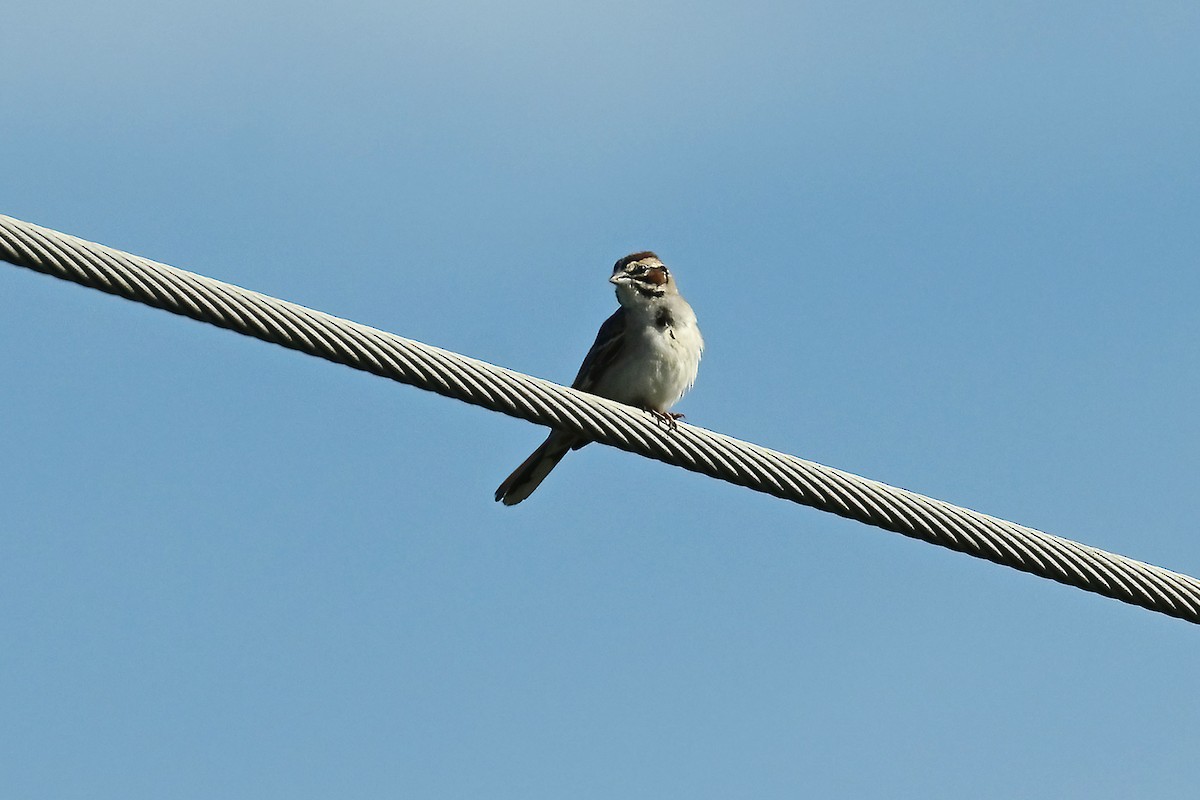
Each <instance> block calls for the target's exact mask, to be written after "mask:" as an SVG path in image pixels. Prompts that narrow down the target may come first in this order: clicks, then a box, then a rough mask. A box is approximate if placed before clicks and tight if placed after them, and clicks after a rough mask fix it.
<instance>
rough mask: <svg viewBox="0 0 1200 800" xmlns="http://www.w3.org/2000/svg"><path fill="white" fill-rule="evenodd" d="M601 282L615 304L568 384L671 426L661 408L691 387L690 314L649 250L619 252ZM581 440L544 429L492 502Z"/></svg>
mask: <svg viewBox="0 0 1200 800" xmlns="http://www.w3.org/2000/svg"><path fill="white" fill-rule="evenodd" d="M608 280H609V282H610V283H613V284H616V287H617V302H619V303H620V304H621V307H620V308H618V309H617V311H616V313H614V314H613V315H612V316H611V317H609V318H608V319H607V320H605V322H604V324H603V325H601V326H600V332H599V333H598V334H597V335H596V342H595V343H594V344H593V345H592V349H591V350H589V351H588V354H587V356H586V357H585V358H584V359H583V366H582V367H580V368H579V374H578V375H576V376H575V380H574V382H572V383H571V387H572V388H574V389H580V390H581V391H585V392H590V393H592V394H596V395H600V396H601V397H607V398H608V399H609V400H616V401H618V402H620V403H627V404H628V405H631V406H637V407H638V408H642V409H645V410H646V411H649V412H650V413H652V414H654V415H655V416H656V417H658V418H659V419H661V420H663V421H664V422H666V423H667V425H668V427H670V428H673V427H674V426H675V420H676V419H677V418H678V417H680V416H682V415H680V414H670V413H668V409H670V408H671V406H673V405H675V403H676V402H677V401H678V400H679V398H681V397H683V395H684V393H685V392H687V390H688V389H690V388H692V383H693V382H694V381H695V380H696V371H697V370H698V369H699V367H700V354H701V352H702V351H703V350H704V340H703V339H701V338H700V328H699V327H697V325H696V314H695V313H694V312H693V311H692V307H691V306H689V305H688V304H687V301H686V300H684V299H683V297H681V296H680V294H679V287H678V286H676V285H675V279H674V278H673V277H671V271H670V270H668V269H667V268H666V266H665V265H664V264H663V263H662V262H661V261H659V259H658V256H656V255H655V254H654V253H651V252H648V251H647V252H642V253H634V254H633V255H629V256H625V257H624V258H622V259H621V260H620V261H618V262H617V263H616V265H615V266H614V267H613V273H612V277H611V278H609V279H608ZM588 441H589V440H588V439H586V438H583V437H581V436H578V435H577V434H574V433H566V432H564V431H553V432H551V434H550V435H549V436H548V437H547V438H546V441H545V442H543V443H542V446H541V447H539V448H538V449H537V450H534V451H533V454H532V455H530V456H529V458H527V459H525V462H524V463H523V464H521V466H519V467H517V469H516V470H515V471H514V472H513V474H512V475H509V476H508V477H507V478H506V479H505V480H504V483H502V484H500V488H499V489H497V490H496V499H497V500H499V501H500V502H502V503H504V504H505V505H506V506H512V505H516V504H517V503H519V502H521V501H522V500H524V499H525V498H526V497H529V495H530V494H532V493H533V490H534V489H536V488H537V487H538V484H540V483H541V482H542V481H543V480H544V479H545V477H546V476H547V475H548V474H550V470H552V469H554V466H555V465H556V464H558V462H559V461H561V460H562V458H563V456H565V455H566V454H567V453H568V452H569V451H571V450H578V449H579V448H581V447H583V446H584V445H585V444H587V443H588Z"/></svg>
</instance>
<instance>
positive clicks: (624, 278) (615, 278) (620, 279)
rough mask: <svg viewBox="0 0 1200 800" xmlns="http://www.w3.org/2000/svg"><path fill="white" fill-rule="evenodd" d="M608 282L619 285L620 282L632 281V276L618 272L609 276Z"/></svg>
mask: <svg viewBox="0 0 1200 800" xmlns="http://www.w3.org/2000/svg"><path fill="white" fill-rule="evenodd" d="M608 282H609V283H613V284H616V285H617V286H620V285H621V284H622V283H633V278H631V277H629V276H628V275H627V274H625V273H624V272H618V273H617V274H616V275H613V276H612V277H611V278H609V279H608Z"/></svg>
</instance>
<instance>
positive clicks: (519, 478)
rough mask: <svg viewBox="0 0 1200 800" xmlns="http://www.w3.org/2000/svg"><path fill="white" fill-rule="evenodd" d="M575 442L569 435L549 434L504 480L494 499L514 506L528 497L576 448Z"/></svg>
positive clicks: (555, 432) (556, 432)
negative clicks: (564, 457) (572, 449)
mask: <svg viewBox="0 0 1200 800" xmlns="http://www.w3.org/2000/svg"><path fill="white" fill-rule="evenodd" d="M577 441H578V440H577V439H576V438H575V437H574V436H571V435H570V434H565V433H561V432H559V431H554V432H553V433H551V434H550V435H549V436H547V437H546V441H544V442H542V444H541V446H540V447H539V448H538V449H537V450H534V451H533V453H531V454H530V456H529V458H527V459H525V460H524V461H523V462H521V466H519V467H517V468H516V469H515V470H513V474H512V475H509V476H508V477H507V478H505V479H504V483H502V484H500V488H498V489H497V490H496V499H497V500H499V501H500V502H501V503H504V505H506V506H515V505H516V504H517V503H519V502H521V501H522V500H524V499H525V498H526V497H529V495H531V494H533V490H534V489H536V488H537V487H538V485H539V484H540V483H541V482H542V481H543V480H545V478H546V476H547V475H549V474H550V470H552V469H554V467H555V466H556V465H557V464H558V462H559V461H562V459H563V456H565V455H566V454H567V453H569V452H570V451H571V448H573V447H575V446H576V444H577Z"/></svg>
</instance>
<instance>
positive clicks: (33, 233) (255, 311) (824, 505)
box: [0, 215, 1200, 623]
mask: <svg viewBox="0 0 1200 800" xmlns="http://www.w3.org/2000/svg"><path fill="white" fill-rule="evenodd" d="M0 258H2V259H4V260H5V261H8V262H10V263H12V264H15V265H17V266H20V267H27V268H29V269H32V270H36V271H38V272H42V273H45V274H47V275H52V276H54V277H56V278H62V279H63V280H68V281H72V282H74V283H78V284H81V285H83V286H88V287H91V288H93V289H99V290H101V291H104V292H108V293H109V294H115V295H118V296H120V297H124V298H126V299H129V300H134V301H136V302H139V303H145V304H146V305H150V306H154V307H155V308H161V309H164V310H166V311H170V312H172V313H175V314H181V315H183V316H185V317H191V318H192V319H195V320H199V321H201V322H207V323H209V324H211V325H217V326H219V327H222V328H227V329H228V330H231V331H236V332H237V333H242V334H245V335H247V336H253V337H255V338H258V339H262V340H263V341H266V342H272V343H274V344H279V345H283V346H284V347H289V348H291V349H293V350H298V351H300V352H302V353H308V354H309V355H314V356H320V357H321V358H324V359H327V360H329V361H333V362H336V363H339V364H345V365H347V366H350V367H354V368H355V369H360V370H363V371H365V372H370V373H373V374H375V375H380V376H382V377H385V378H390V379H392V380H395V381H399V382H400V383H406V384H409V385H410V386H416V387H418V388H421V389H427V390H429V391H433V392H437V393H438V394H440V395H444V396H446V397H453V398H455V399H457V400H462V401H463V402H466V403H472V404H474V405H478V406H482V407H484V408H488V409H491V410H493V411H499V412H501V413H504V414H508V415H509V416H513V417H518V418H520V419H525V420H529V421H530V422H536V423H538V424H540V425H547V426H551V427H554V428H560V429H564V430H568V431H572V432H576V433H581V434H584V435H586V436H587V437H589V438H591V439H593V440H595V441H597V442H602V443H604V444H608V445H612V446H614V447H618V448H620V449H622V450H627V451H629V452H631V453H637V454H638V455H643V456H646V457H648V458H654V459H657V460H659V461H663V462H665V463H667V464H674V465H676V466H679V467H683V468H684V469H689V470H692V471H693V472H699V473H700V474H702V475H708V476H710V477H713V478H719V479H721V480H724V481H728V482H730V483H734V484H737V485H739V486H746V487H748V488H751V489H754V490H755V491H759V492H764V493H766V494H770V495H774V496H775V497H781V498H783V499H785V500H791V501H793V502H796V503H801V504H803V505H806V506H811V507H813V508H817V509H820V510H822V511H828V512H831V513H833V514H837V515H839V516H842V517H846V518H848V519H853V520H857V521H859V522H864V523H867V524H868V525H874V526H876V527H879V528H883V529H885V530H890V531H895V532H897V533H901V534H904V535H905V536H910V537H912V538H914V539H920V540H922V541H925V542H929V543H931V544H936V545H940V546H942V547H947V548H949V549H951V550H957V551H959V552H962V553H966V554H968V555H972V556H975V557H977V558H984V559H987V560H988V561H993V562H995V563H997V564H1003V565H1004V566H1007V567H1012V568H1013V569H1018V570H1021V571H1023V572H1028V573H1031V574H1033V575H1038V576H1041V577H1043V578H1049V579H1051V580H1055V581H1058V582H1059V583H1065V584H1067V585H1069V586H1076V587H1078V588H1080V589H1085V590H1087V591H1089V592H1096V593H1097V594H1102V595H1105V596H1107V597H1112V598H1115V599H1117V600H1121V601H1123V602H1126V603H1132V604H1134V605H1138V606H1142V607H1144V608H1148V609H1150V610H1152V611H1158V612H1161V613H1163V614H1168V615H1170V616H1173V617H1178V618H1180V619H1185V620H1188V621H1189V622H1194V623H1200V581H1198V580H1196V579H1195V578H1192V577H1190V576H1188V575H1183V574H1180V573H1177V572H1171V571H1170V570H1166V569H1163V568H1161V567H1155V566H1151V565H1149V564H1145V563H1142V562H1140V561H1135V560H1133V559H1130V558H1126V557H1124V556H1120V555H1116V554H1115V553H1109V552H1106V551H1104V550H1098V549H1096V548H1094V547H1089V546H1087V545H1084V544H1080V543H1078V542H1073V541H1071V540H1069V539H1062V538H1059V537H1057V536H1052V535H1050V534H1047V533H1043V532H1041V531H1038V530H1034V529H1033V528H1026V527H1024V526H1022V525H1017V524H1015V523H1012V522H1006V521H1005V520H1002V519H997V518H995V517H989V516H987V515H985V514H980V513H979V512H976V511H971V510H970V509H966V508H961V507H959V506H954V505H951V504H949V503H943V502H941V501H940V500H934V499H932V498H929V497H925V496H923V495H919V494H916V493H914V492H909V491H905V490H903V489H897V488H895V487H893V486H888V485H887V484H883V483H879V482H877V481H872V480H868V479H866V478H860V477H858V476H856V475H851V474H849V473H846V472H842V471H840V470H836V469H833V468H831V467H826V466H823V465H821V464H816V463H813V462H811V461H805V460H804V459H801V458H797V457H795V456H791V455H787V454H786V453H780V452H777V451H774V450H768V449H767V448H765V447H759V446H758V445H755V444H750V443H749V442H743V441H741V440H738V439H734V438H731V437H729V436H724V435H722V434H719V433H714V432H712V431H708V430H705V429H703V428H698V427H696V426H693V425H687V424H682V423H681V424H680V425H679V427H678V429H677V430H675V431H671V432H668V431H666V430H664V429H663V427H662V426H661V425H660V424H659V423H657V422H656V421H655V420H654V419H653V418H651V416H650V415H649V414H646V413H644V412H642V411H639V410H637V409H634V408H630V407H628V406H623V405H620V404H618V403H613V402H611V401H608V400H604V399H603V398H599V397H594V396H592V395H589V394H585V393H582V392H578V391H575V390H574V389H569V388H566V387H564V386H559V385H557V384H554V383H551V382H549V381H544V380H541V379H539V378H534V377H531V376H529V375H524V374H521V373H519V372H513V371H511V370H507V369H504V368H503V367H497V366H495V365H492V364H488V363H486V362H483V361H478V360H476V359H473V358H467V357H466V356H461V355H458V354H457V353H451V352H449V351H446V350H441V349H439V348H436V347H431V346H429V345H426V344H421V343H420V342H415V341H413V340H411V339H405V338H403V337H400V336H396V335H395V334H392V333H386V332H384V331H381V330H377V329H375V328H370V327H367V326H366V325H359V324H358V323H355V322H350V321H348V320H344V319H340V318H338V317H334V316H330V315H329V314H323V313H321V312H319V311H314V310H312V309H309V308H304V307H303V306H299V305H296V304H295V303H289V302H286V301H284V300H278V299H276V298H273V297H268V296H266V295H262V294H258V293H257V292H252V291H249V290H246V289H242V288H240V287H237V286H233V285H231V284H228V283H222V282H220V281H215V280H213V279H211V278H206V277H203V276H201V275H196V274H194V273H191V272H185V271H184V270H180V269H176V268H174V267H169V266H167V265H165V264H160V263H158V262H155V261H150V260H149V259H145V258H140V257H138V256H133V255H130V254H128V253H123V252H121V251H119V250H113V249H111V248H107V247H104V246H102V245H98V244H95V243H93V242H88V241H84V240H82V239H78V238H75V237H73V236H68V235H66V234H62V233H58V232H56V231H52V230H49V229H46V228H41V227H38V226H36V225H31V224H29V223H26V222H20V221H18V220H15V219H12V218H11V217H6V216H3V215H0Z"/></svg>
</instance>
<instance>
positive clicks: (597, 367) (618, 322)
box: [571, 308, 625, 392]
mask: <svg viewBox="0 0 1200 800" xmlns="http://www.w3.org/2000/svg"><path fill="white" fill-rule="evenodd" d="M624 346H625V309H624V308H618V309H617V310H616V311H615V312H614V313H613V315H612V316H611V317H609V318H608V319H606V320H604V324H603V325H601V326H600V332H599V333H597V334H596V341H595V342H594V343H593V344H592V349H591V350H588V354H587V356H585V357H584V359H583V366H581V367H580V368H579V374H578V375H576V376H575V380H574V381H572V383H571V388H572V389H579V390H581V391H584V392H590V391H591V390H592V387H594V386H595V385H596V383H597V382H598V381H599V379H600V376H601V375H603V374H604V373H605V371H606V370H607V369H608V367H609V366H610V365H611V364H612V362H613V360H614V359H616V358H617V356H618V355H620V353H621V348H622V347H624Z"/></svg>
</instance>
